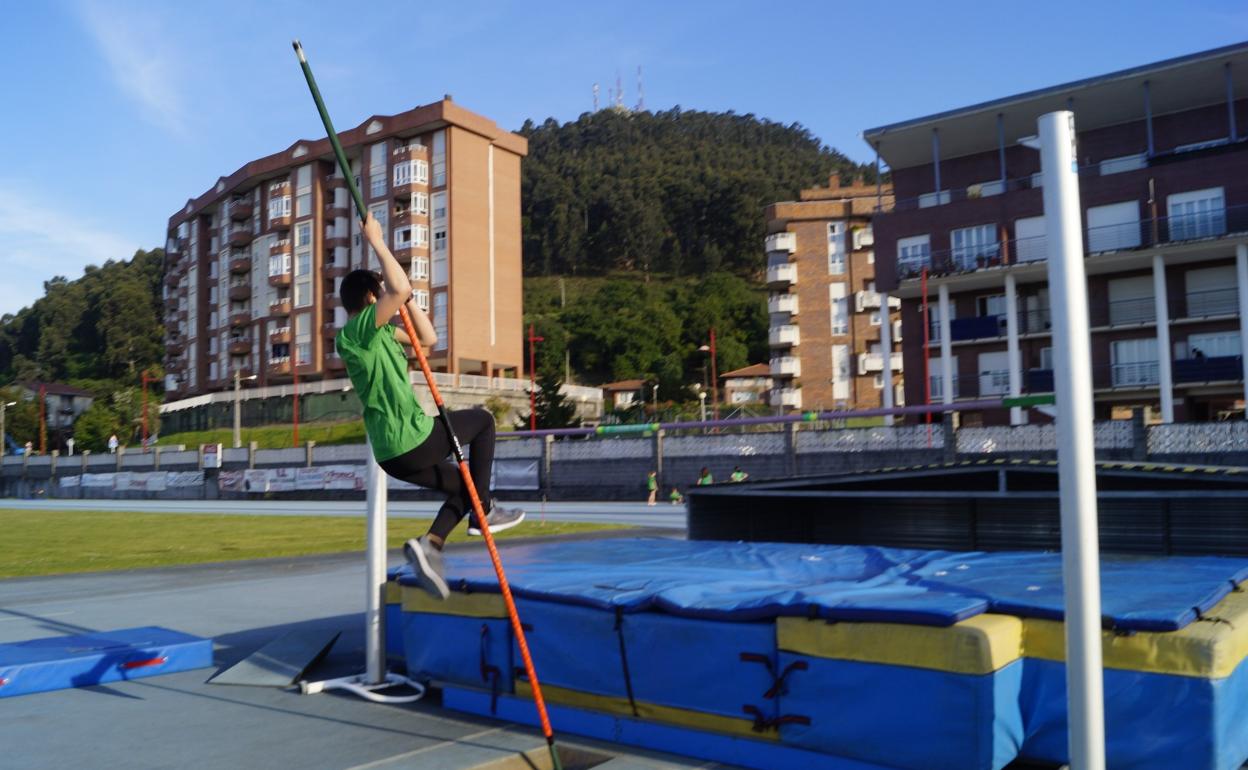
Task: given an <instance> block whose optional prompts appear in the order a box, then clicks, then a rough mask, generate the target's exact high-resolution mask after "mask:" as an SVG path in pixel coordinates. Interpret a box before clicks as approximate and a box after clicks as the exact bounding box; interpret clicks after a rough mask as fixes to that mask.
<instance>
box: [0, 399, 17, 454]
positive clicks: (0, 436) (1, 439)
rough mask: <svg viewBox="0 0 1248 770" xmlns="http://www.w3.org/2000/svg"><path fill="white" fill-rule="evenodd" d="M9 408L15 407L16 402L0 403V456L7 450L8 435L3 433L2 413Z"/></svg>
mask: <svg viewBox="0 0 1248 770" xmlns="http://www.w3.org/2000/svg"><path fill="white" fill-rule="evenodd" d="M11 406H17V402H16V401H0V455H3V454H4V453H5V451H6V450H7V447H8V444H7V443H5V442H7V441H8V438H9V434H7V433H5V432H4V412H5V410H7V409H8V408H9V407H11Z"/></svg>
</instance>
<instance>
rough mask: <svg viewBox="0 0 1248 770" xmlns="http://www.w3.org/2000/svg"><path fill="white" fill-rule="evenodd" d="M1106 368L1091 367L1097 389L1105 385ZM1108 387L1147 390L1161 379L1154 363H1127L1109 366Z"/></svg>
mask: <svg viewBox="0 0 1248 770" xmlns="http://www.w3.org/2000/svg"><path fill="white" fill-rule="evenodd" d="M1105 369H1106V367H1104V366H1094V367H1093V372H1092V375H1093V380H1094V382H1095V384H1096V385H1097V386H1098V387H1103V386H1104V384H1105V381H1104V374H1105ZM1108 370H1109V383H1108V384H1109V386H1110V387H1113V388H1147V387H1153V386H1155V385H1156V384H1157V382H1158V381H1159V380H1160V379H1161V378H1160V375H1159V374H1158V368H1157V362H1156V361H1129V362H1126V363H1114V364H1110V365H1109V367H1108Z"/></svg>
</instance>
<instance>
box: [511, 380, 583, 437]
mask: <svg viewBox="0 0 1248 770" xmlns="http://www.w3.org/2000/svg"><path fill="white" fill-rule="evenodd" d="M537 386H538V391H537V394H536V397H535V402H536V407H537V408H536V409H535V411H536V412H537V427H538V428H578V427H580V425H581V420H580V418H579V417H577V416H576V404H573V403H570V402H569V401H568V400H567V397H566V396H564V395H563V393H561V392H559V389H560V388H561V387H562V386H563V380H562V379H561V378H560V377H559V376H558V375H549V374H543V375H541V376H540V377H538V379H537ZM530 414H532V413H531V412H530V413H526V414H524V415H523V416H522V417H521V418H520V419H519V420H518V421H517V422H516V428H517V429H518V430H528V429H529V422H530V420H529V415H530Z"/></svg>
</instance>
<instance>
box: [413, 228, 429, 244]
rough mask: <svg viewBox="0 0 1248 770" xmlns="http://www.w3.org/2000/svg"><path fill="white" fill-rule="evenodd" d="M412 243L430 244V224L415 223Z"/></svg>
mask: <svg viewBox="0 0 1248 770" xmlns="http://www.w3.org/2000/svg"><path fill="white" fill-rule="evenodd" d="M412 243H413V244H414V245H416V246H428V245H429V226H428V225H415V226H414V227H413V228H412Z"/></svg>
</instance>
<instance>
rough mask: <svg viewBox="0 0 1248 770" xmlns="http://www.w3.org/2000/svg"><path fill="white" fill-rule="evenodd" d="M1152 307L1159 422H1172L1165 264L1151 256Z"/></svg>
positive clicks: (1158, 258)
mask: <svg viewBox="0 0 1248 770" xmlns="http://www.w3.org/2000/svg"><path fill="white" fill-rule="evenodd" d="M1153 307H1154V309H1155V313H1156V315H1157V379H1158V381H1159V383H1158V387H1159V388H1161V421H1162V422H1165V423H1171V422H1174V378H1173V377H1172V376H1171V374H1170V307H1169V303H1167V302H1166V263H1165V262H1163V261H1162V259H1161V255H1160V254H1154V255H1153Z"/></svg>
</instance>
